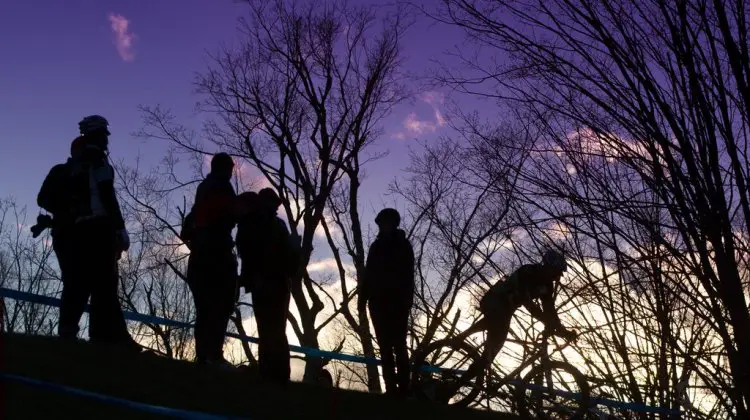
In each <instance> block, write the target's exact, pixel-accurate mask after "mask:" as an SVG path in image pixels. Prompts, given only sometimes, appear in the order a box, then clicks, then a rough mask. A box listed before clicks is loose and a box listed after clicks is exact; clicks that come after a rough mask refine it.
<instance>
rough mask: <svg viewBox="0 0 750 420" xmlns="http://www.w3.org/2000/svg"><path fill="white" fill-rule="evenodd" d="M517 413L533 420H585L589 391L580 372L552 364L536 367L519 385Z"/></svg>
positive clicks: (563, 365)
mask: <svg viewBox="0 0 750 420" xmlns="http://www.w3.org/2000/svg"><path fill="white" fill-rule="evenodd" d="M514 393H515V401H516V405H517V408H518V414H519V415H520V416H521V417H523V418H531V419H584V418H585V417H586V414H587V413H588V409H589V398H590V390H589V385H588V382H586V378H585V377H584V376H583V374H581V372H580V371H578V369H576V368H575V367H573V366H571V365H569V364H568V363H565V362H558V361H549V362H546V363H543V364H540V365H537V366H535V367H534V368H532V369H531V371H529V373H527V374H526V376H524V377H523V379H521V381H519V382H518V383H517V384H516V388H515V392H514Z"/></svg>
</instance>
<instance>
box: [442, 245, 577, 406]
mask: <svg viewBox="0 0 750 420" xmlns="http://www.w3.org/2000/svg"><path fill="white" fill-rule="evenodd" d="M567 268H568V264H567V263H566V262H565V257H564V256H563V255H562V254H561V253H559V252H557V251H553V250H549V251H547V252H545V254H544V256H543V257H542V263H541V264H526V265H522V266H521V267H519V268H518V269H517V270H515V271H514V272H513V273H512V274H511V275H510V276H509V277H508V279H507V280H505V281H503V282H497V283H495V284H494V285H493V286H492V287H491V288H490V289H489V290H488V291H487V293H485V295H484V296H483V297H482V299H481V300H480V303H479V310H480V312H481V313H482V315H484V317H483V318H482V319H481V320H479V321H478V322H477V323H476V324H474V326H473V327H472V328H471V330H472V332H478V331H486V332H487V340H486V342H485V347H484V352H483V353H482V357H481V358H480V359H479V360H477V361H475V362H474V363H472V364H471V365H470V366H469V368H468V369H467V370H466V372H465V373H464V374H463V375H461V382H464V383H465V382H468V381H470V380H472V379H473V378H475V377H476V376H477V375H478V374H480V373H481V372H482V371H483V370H484V369H485V368H486V367H487V366H488V365H489V364H491V363H492V360H494V359H495V356H497V354H498V353H499V352H500V350H501V349H502V348H503V344H505V340H506V338H507V336H508V332H509V330H510V321H511V320H512V319H513V314H514V313H515V311H516V310H517V309H518V308H520V307H521V306H523V307H525V308H526V309H527V310H528V311H529V313H531V315H532V316H533V317H534V318H536V319H538V320H539V321H542V322H543V323H544V326H545V331H549V332H551V333H553V334H554V335H558V336H560V337H563V338H566V339H569V340H572V339H574V338H575V337H576V333H575V332H574V331H572V330H567V329H565V327H563V326H562V324H561V323H560V318H559V317H558V315H557V312H556V311H555V300H554V295H553V292H554V288H555V283H557V282H558V281H559V280H560V278H561V277H562V275H563V273H564V272H565V271H566V270H567ZM535 299H540V300H541V303H542V307H541V308H539V306H537V305H536V303H534V300H535ZM456 386H457V387H458V386H459V385H456ZM446 391H447V392H446V393H445V394H444V395H442V397H443V398H445V397H447V398H450V396H451V395H453V394H454V393H455V390H453V389H450V390H446Z"/></svg>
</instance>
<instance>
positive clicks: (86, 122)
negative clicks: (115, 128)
mask: <svg viewBox="0 0 750 420" xmlns="http://www.w3.org/2000/svg"><path fill="white" fill-rule="evenodd" d="M108 126H109V121H107V119H106V118H104V117H102V116H101V115H89V116H88V117H86V118H84V119H82V120H81V121H80V122H79V123H78V130H79V131H80V132H81V135H84V136H87V135H92V134H100V133H101V134H105V135H110V132H109V129H108Z"/></svg>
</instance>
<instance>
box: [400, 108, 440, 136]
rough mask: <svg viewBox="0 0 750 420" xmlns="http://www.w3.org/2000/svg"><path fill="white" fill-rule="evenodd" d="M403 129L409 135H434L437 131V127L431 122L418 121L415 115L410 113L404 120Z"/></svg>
mask: <svg viewBox="0 0 750 420" xmlns="http://www.w3.org/2000/svg"><path fill="white" fill-rule="evenodd" d="M404 128H406V131H408V132H409V133H411V134H415V135H420V134H425V133H434V132H435V130H437V125H435V123H434V122H432V121H428V120H420V119H418V118H417V114H416V113H414V112H410V113H409V115H408V116H407V117H406V119H405V120H404Z"/></svg>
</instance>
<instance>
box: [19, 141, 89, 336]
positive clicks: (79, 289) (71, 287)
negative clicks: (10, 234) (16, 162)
mask: <svg viewBox="0 0 750 420" xmlns="http://www.w3.org/2000/svg"><path fill="white" fill-rule="evenodd" d="M82 151H83V136H80V137H78V138H76V139H75V140H73V142H72V143H71V145H70V157H69V158H68V160H67V161H66V162H65V163H61V164H57V165H55V166H53V167H52V169H51V170H50V171H49V174H47V177H46V178H44V182H43V183H42V187H41V189H40V190H39V194H38V195H37V199H36V201H37V204H38V205H39V207H41V208H43V209H45V210H46V211H48V212H49V213H51V214H52V217H51V218H49V217H48V218H43V219H40V218H38V219H37V224H36V225H35V226H32V232H33V234H34V237H37V236H39V235H40V234H41V232H42V231H43V230H44V229H46V228H51V235H52V249H53V250H54V251H55V256H56V257H57V262H58V265H59V266H60V277H61V280H62V283H63V290H62V296H61V298H60V300H61V303H60V320H59V323H58V335H59V336H60V337H62V338H66V339H75V338H77V336H78V331H79V326H78V322H79V321H80V318H81V315H82V314H83V310H82V309H80V313H79V309H77V308H78V307H80V304H77V303H76V302H79V301H81V300H82V297H81V294H82V293H83V290H84V289H85V288H83V286H82V285H81V281H80V280H76V279H75V278H74V277H73V267H72V263H73V260H72V250H73V244H72V237H71V233H72V229H73V226H74V222H75V220H74V217H73V212H72V210H73V209H72V203H71V189H70V181H71V173H72V163H71V162H72V160H73V159H80V157H81V152H82Z"/></svg>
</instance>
